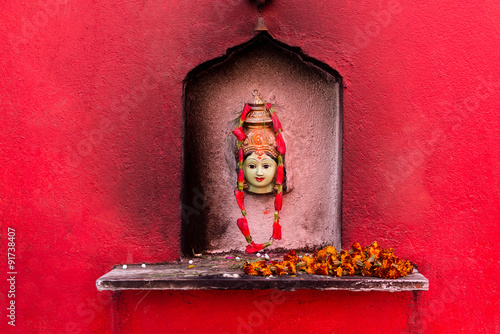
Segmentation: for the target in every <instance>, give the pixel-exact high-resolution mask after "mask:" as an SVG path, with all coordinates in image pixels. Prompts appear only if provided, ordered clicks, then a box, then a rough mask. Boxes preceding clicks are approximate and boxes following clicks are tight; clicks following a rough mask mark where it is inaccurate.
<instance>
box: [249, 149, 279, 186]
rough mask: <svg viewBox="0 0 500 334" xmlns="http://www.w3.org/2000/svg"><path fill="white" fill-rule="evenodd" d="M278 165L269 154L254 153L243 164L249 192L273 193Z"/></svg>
mask: <svg viewBox="0 0 500 334" xmlns="http://www.w3.org/2000/svg"><path fill="white" fill-rule="evenodd" d="M276 169H277V164H276V161H274V160H273V159H272V158H271V157H270V156H268V155H267V154H262V155H257V153H255V152H254V153H252V154H251V155H249V156H248V157H247V158H246V159H245V161H244V162H243V173H244V174H245V180H246V181H247V183H248V191H250V192H253V193H256V194H267V193H270V192H272V191H273V188H274V179H275V177H276Z"/></svg>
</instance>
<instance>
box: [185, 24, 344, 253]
mask: <svg viewBox="0 0 500 334" xmlns="http://www.w3.org/2000/svg"><path fill="white" fill-rule="evenodd" d="M260 50H269V51H266V52H268V53H266V52H264V53H263V52H260ZM251 52H253V54H252V56H253V55H255V59H254V61H255V62H256V63H258V62H259V60H262V57H266V55H267V54H279V57H282V58H290V59H292V58H293V59H294V60H293V62H295V63H296V62H297V59H299V61H300V62H301V63H303V64H305V65H306V66H307V67H309V68H315V69H316V71H317V72H318V73H319V72H324V73H327V75H329V76H330V77H333V78H334V81H335V82H336V83H338V84H339V85H340V87H342V78H341V76H340V75H339V73H338V72H337V71H335V70H334V69H332V68H331V67H330V66H328V65H327V64H324V63H322V62H320V61H318V60H316V59H313V58H311V57H309V56H307V55H305V54H304V53H303V52H302V51H301V49H300V48H298V47H291V46H288V45H286V44H284V43H281V42H279V41H277V40H275V39H274V38H273V37H272V36H271V35H269V33H267V32H262V33H260V34H258V35H257V36H255V37H254V38H252V39H251V40H249V41H248V42H246V43H243V44H241V45H239V46H236V47H233V48H230V49H228V50H227V52H226V55H224V56H222V57H218V58H215V59H212V60H210V61H207V62H205V63H203V64H201V65H199V66H197V67H196V68H194V69H193V70H191V71H190V72H189V73H188V75H187V76H186V78H185V80H184V92H183V100H184V101H183V104H184V105H183V117H184V122H183V126H184V128H183V136H184V138H183V139H184V140H183V144H184V148H183V152H184V157H183V158H184V169H183V189H182V209H181V210H182V239H181V240H182V250H183V252H184V254H192V252H193V251H194V252H196V253H199V252H201V251H204V250H206V249H207V248H208V247H209V245H210V241H211V240H210V239H211V237H212V236H217V235H223V234H225V233H228V224H230V223H235V221H234V222H233V221H232V220H230V221H229V220H228V219H227V215H226V212H225V211H224V210H223V208H221V207H215V206H212V205H211V202H212V201H211V200H210V199H211V198H214V197H217V196H218V195H217V194H219V192H217V189H218V188H217V187H212V185H214V184H215V183H217V182H229V183H230V185H231V187H234V184H235V182H236V178H234V180H233V178H232V177H233V176H235V175H236V157H235V158H234V160H233V161H231V157H228V154H227V152H228V151H230V150H231V145H226V144H227V143H230V142H231V141H230V140H229V139H228V140H225V143H224V145H223V147H219V149H220V150H222V151H226V154H225V156H224V157H223V159H222V160H225V161H224V162H223V163H222V168H221V170H226V169H227V170H230V171H229V172H227V173H229V175H227V173H226V172H224V171H223V172H221V175H217V176H214V175H213V173H212V174H210V173H208V172H207V170H209V169H210V166H209V165H208V164H209V163H210V161H207V160H208V159H206V158H203V156H204V154H205V156H206V154H207V152H210V150H211V149H212V148H211V147H210V145H208V144H207V143H206V140H205V138H206V136H207V132H206V127H208V126H210V119H209V118H208V117H207V118H204V116H202V115H200V110H202V111H203V113H215V112H217V110H207V109H208V108H203V107H201V106H206V105H209V103H210V101H209V102H206V101H205V104H203V103H204V101H203V99H205V100H206V97H204V96H202V97H199V96H200V94H199V92H198V91H197V89H198V90H200V87H207V86H209V85H211V84H212V83H213V87H221V86H220V85H224V84H223V83H221V82H222V81H224V80H225V79H227V78H224V75H226V73H225V71H224V69H223V68H222V67H223V66H224V64H230V65H228V66H234V64H233V63H232V62H236V61H237V60H235V59H240V58H241V57H240V56H242V55H243V56H242V57H244V55H245V54H249V53H251ZM259 52H260V53H259ZM238 57H240V58H238ZM259 57H260V58H259ZM302 66H304V65H302ZM297 67H299V65H297ZM299 70H300V69H297V71H299ZM270 75H277V76H279V75H281V73H270ZM207 77H208V78H209V79H207ZM200 82H201V83H200ZM207 82H208V83H207ZM231 84H232V83H231V82H227V84H226V85H231ZM217 85H219V86H217ZM254 86H255V85H252V86H250V84H249V85H248V87H245V89H246V91H247V92H251V91H252V90H253V89H254V88H257V87H254ZM209 87H212V86H209ZM238 88H241V87H235V89H238ZM229 95H230V94H229ZM229 95H228V99H231V97H230V96H229ZM249 97H250V96H249ZM200 101H201V102H200ZM233 102H234V101H233ZM237 102H238V103H235V104H238V105H241V106H243V104H244V103H245V102H247V101H245V100H239V101H237ZM338 104H339V110H338V113H339V114H338V117H339V122H340V129H339V135H340V138H342V134H341V124H342V89H339V92H338ZM215 109H217V108H215ZM234 116H235V117H234V119H236V118H237V117H238V115H236V114H235V115H234ZM231 121H233V119H229V120H228V124H227V125H224V126H225V129H224V131H219V132H217V133H210V135H216V136H222V137H224V136H229V135H230V132H231V131H230V129H231V126H234V125H233V124H232V123H231ZM338 149H339V152H341V140H340V142H339V148H338ZM339 155H340V156H339V157H338V161H339V163H340V165H341V154H340V153H339ZM219 163H220V162H219ZM233 165H234V168H233V167H232V166H233ZM224 173H226V174H224ZM339 173H340V172H339ZM338 177H339V182H340V180H341V177H340V175H338ZM207 180H208V181H207ZM228 180H231V181H228ZM340 187H341V185H340ZM219 195H220V194H219ZM224 196H226V194H225V192H224ZM232 200H234V195H232V192H230V193H229V197H228V198H227V201H226V203H227V204H228V205H230V204H231V202H230V201H232ZM235 203H236V202H235ZM337 204H338V205H337V207H336V208H335V210H338V220H339V223H338V230H339V231H340V221H341V218H340V214H341V210H340V208H341V205H340V196H339V203H337ZM234 206H236V204H234ZM317 214H318V215H319V214H321V212H318V213H317ZM214 217H215V218H214ZM209 220H212V221H217V222H218V223H217V224H213V225H211V226H210V227H209V224H208V222H209ZM219 222H220V223H219ZM209 230H210V231H209ZM339 233H340V232H339Z"/></svg>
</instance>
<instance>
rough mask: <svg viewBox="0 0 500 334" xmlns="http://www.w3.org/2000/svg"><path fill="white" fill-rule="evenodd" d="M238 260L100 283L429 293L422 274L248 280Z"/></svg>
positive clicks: (136, 270) (135, 268) (108, 286)
mask: <svg viewBox="0 0 500 334" xmlns="http://www.w3.org/2000/svg"><path fill="white" fill-rule="evenodd" d="M240 263H241V262H237V261H234V260H227V259H223V258H208V259H207V258H205V259H195V260H194V263H193V264H194V267H193V268H188V266H189V264H188V263H186V261H184V262H179V263H172V264H149V265H146V267H145V268H143V267H142V266H141V265H140V264H137V265H128V266H127V268H126V269H123V267H122V266H115V268H114V269H113V270H111V271H110V272H108V273H107V274H105V275H104V276H102V277H100V278H99V279H97V281H96V285H97V289H98V290H99V291H102V290H112V291H115V290H213V289H215V290H253V289H259V290H264V289H278V290H283V291H295V290H300V289H315V290H349V291H389V292H397V291H415V290H424V291H425V290H428V289H429V281H428V280H427V279H426V278H425V277H424V276H423V275H422V274H420V273H419V272H418V271H416V270H415V271H414V272H413V274H411V275H408V276H407V277H402V278H398V279H383V278H375V277H363V276H348V277H332V276H320V275H309V274H306V273H299V274H297V275H296V276H295V277H293V276H287V275H283V276H274V277H273V276H270V277H262V276H248V275H245V274H244V273H243V272H242V270H241V269H240V268H239V264H240Z"/></svg>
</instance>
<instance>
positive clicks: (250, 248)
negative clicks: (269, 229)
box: [233, 103, 286, 253]
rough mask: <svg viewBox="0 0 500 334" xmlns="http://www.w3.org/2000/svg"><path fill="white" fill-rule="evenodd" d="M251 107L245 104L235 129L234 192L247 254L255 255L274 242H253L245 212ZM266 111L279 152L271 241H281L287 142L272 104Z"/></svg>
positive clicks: (239, 225)
mask: <svg viewBox="0 0 500 334" xmlns="http://www.w3.org/2000/svg"><path fill="white" fill-rule="evenodd" d="M250 110H251V107H250V105H248V104H245V107H244V108H243V111H242V112H241V116H240V120H239V123H238V126H237V127H235V128H234V130H233V134H234V135H235V137H236V139H237V148H238V185H237V187H236V189H235V190H234V195H235V197H236V201H237V203H238V207H239V208H240V210H241V213H242V214H243V218H239V219H238V221H237V224H238V227H239V229H240V231H241V233H242V234H243V235H244V236H245V239H246V240H247V242H248V245H247V247H246V250H245V251H246V252H247V253H255V252H258V251H260V250H262V249H264V248H266V247H268V246H270V245H271V244H272V241H270V242H266V243H264V244H256V243H254V242H253V241H252V237H251V235H250V230H249V228H248V221H247V218H246V216H247V212H246V210H245V202H244V198H245V192H244V191H243V187H244V174H243V149H242V145H243V141H244V140H245V138H246V135H245V132H244V131H243V124H244V122H245V119H246V117H247V114H248V113H249V112H250ZM266 110H267V111H268V112H269V113H270V114H271V119H272V121H273V129H274V132H276V149H277V151H278V153H279V154H278V157H277V158H278V168H277V172H276V180H275V184H276V185H278V192H277V193H276V197H275V199H274V208H275V210H276V211H275V212H274V222H273V234H272V236H271V240H280V239H281V225H280V224H279V221H280V219H279V218H280V217H279V212H280V211H281V207H282V205H283V181H284V168H283V156H284V155H285V153H286V146H285V141H284V139H283V135H282V134H281V132H282V131H283V128H282V127H281V123H280V121H279V119H278V116H277V115H276V114H275V113H274V108H273V107H272V105H271V103H266Z"/></svg>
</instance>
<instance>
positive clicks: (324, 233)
mask: <svg viewBox="0 0 500 334" xmlns="http://www.w3.org/2000/svg"><path fill="white" fill-rule="evenodd" d="M339 86H340V83H339V82H338V80H336V78H335V77H334V76H333V75H331V74H329V73H327V72H325V71H323V70H320V69H319V68H317V67H315V66H314V65H312V64H310V63H306V62H304V61H303V60H301V59H300V58H299V56H298V55H296V54H293V53H291V52H290V51H287V50H285V49H283V48H281V47H278V46H277V45H276V44H274V43H273V42H271V41H270V40H269V39H268V38H265V37H262V36H259V38H258V39H257V40H255V41H254V42H253V43H251V44H250V45H248V46H247V47H245V48H243V49H241V50H238V51H237V52H236V53H233V54H232V55H231V56H230V57H229V59H227V60H225V61H224V62H223V63H220V64H219V65H217V66H212V67H211V68H210V69H208V70H206V71H205V72H203V73H200V74H198V75H196V76H194V78H193V79H191V80H190V81H189V82H188V84H187V86H186V106H187V110H186V117H187V122H186V147H185V154H186V167H185V168H186V172H185V178H186V196H185V201H187V202H189V199H190V198H193V197H194V195H195V193H194V191H196V190H198V191H199V192H200V193H202V194H204V200H205V202H204V203H203V204H204V207H203V209H201V210H200V214H199V215H189V219H187V220H186V221H185V223H186V233H187V240H186V244H187V246H188V247H187V250H188V251H190V250H191V249H196V250H198V251H201V250H208V251H219V252H220V251H230V250H238V249H239V250H243V249H244V247H245V245H246V241H245V238H244V236H243V235H242V234H241V232H240V230H239V229H238V226H237V225H236V220H237V219H238V218H240V217H241V211H240V209H239V208H238V205H237V204H236V199H235V197H234V193H233V192H234V189H235V187H236V180H237V174H236V164H237V160H236V140H235V138H234V136H233V134H232V133H231V131H232V129H234V127H235V126H236V125H237V122H235V119H239V114H240V113H241V110H242V109H243V106H244V104H245V103H246V102H248V101H249V100H251V98H252V91H253V89H256V88H258V89H259V90H260V91H261V94H262V97H263V98H264V99H265V100H267V101H272V102H273V104H274V105H275V110H276V114H277V115H278V117H279V118H280V121H281V123H282V125H283V127H284V128H283V129H284V132H283V135H284V138H285V141H286V144H287V153H286V156H285V167H286V173H287V181H288V185H289V187H288V190H290V191H287V192H285V194H284V196H283V201H284V206H283V210H282V211H281V212H280V223H281V225H282V226H283V228H282V233H283V239H282V240H276V241H274V242H273V247H272V248H276V247H281V248H287V249H292V248H296V249H299V248H305V247H309V248H314V247H319V246H321V245H327V244H334V245H335V246H336V247H339V246H340V232H341V227H340V196H341V192H340V187H341V185H340V181H341V180H340V178H341V175H340V158H341V156H340V117H341V116H340V112H339V99H340V98H339ZM245 207H246V210H247V213H248V221H249V227H250V232H251V234H252V238H253V240H254V241H255V242H256V243H264V242H267V241H268V240H269V238H270V237H271V235H272V225H273V218H274V194H269V195H257V194H252V193H247V194H246V196H245ZM187 214H188V213H187ZM199 234H201V235H199ZM196 241H198V242H196Z"/></svg>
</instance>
